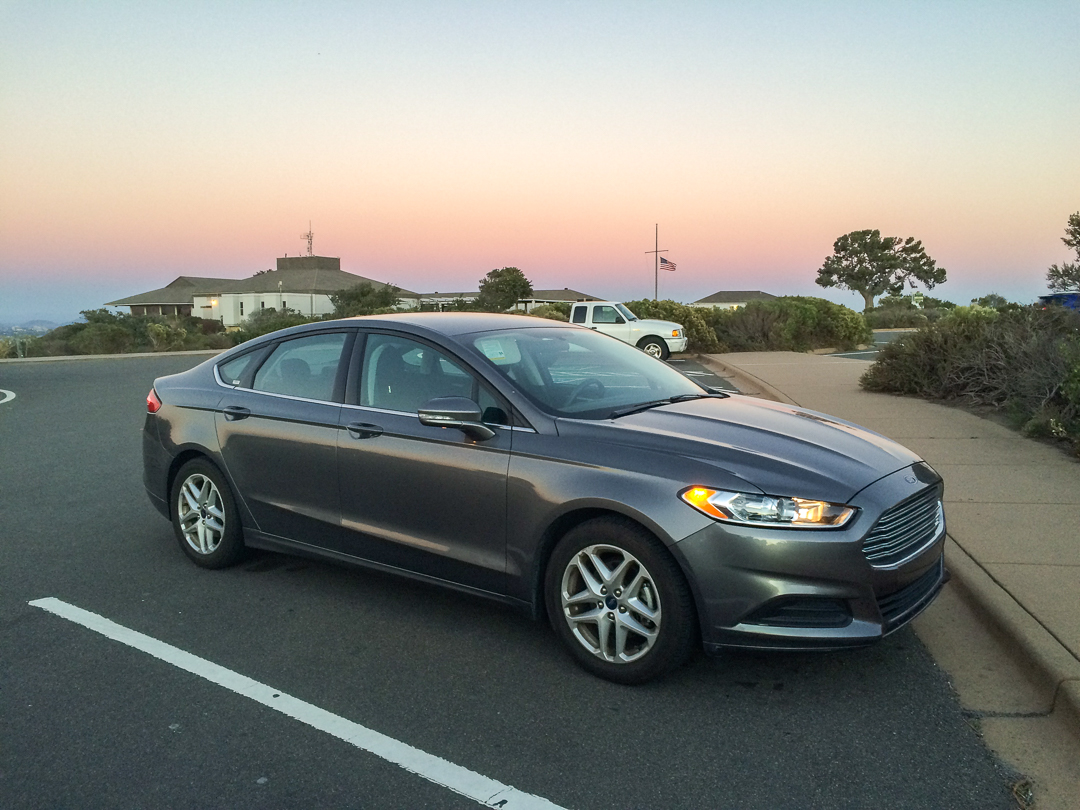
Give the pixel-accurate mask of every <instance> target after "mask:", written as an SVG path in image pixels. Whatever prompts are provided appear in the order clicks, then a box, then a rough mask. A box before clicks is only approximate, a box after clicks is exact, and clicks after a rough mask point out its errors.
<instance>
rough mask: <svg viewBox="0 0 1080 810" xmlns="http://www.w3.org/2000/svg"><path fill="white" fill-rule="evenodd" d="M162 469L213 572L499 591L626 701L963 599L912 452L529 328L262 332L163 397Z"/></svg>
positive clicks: (467, 323)
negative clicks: (950, 582) (299, 559)
mask: <svg viewBox="0 0 1080 810" xmlns="http://www.w3.org/2000/svg"><path fill="white" fill-rule="evenodd" d="M143 456H144V464H145V470H144V472H145V484H146V490H147V492H148V494H149V496H150V500H151V501H152V502H153V504H154V505H155V506H156V507H157V509H158V510H159V511H160V512H161V513H162V514H163V515H165V516H166V517H168V518H169V519H171V521H172V523H173V527H174V531H175V534H176V537H177V540H178V542H179V544H180V547H181V549H183V551H184V553H185V554H187V556H188V557H190V558H191V560H192V561H194V562H195V563H196V564H197V565H200V566H203V567H206V568H220V567H223V566H227V565H230V564H233V563H235V562H237V561H238V560H239V559H240V558H241V557H242V555H243V554H244V551H245V548H246V547H248V546H252V547H256V548H263V549H271V550H274V551H279V552H287V553H296V554H304V555H309V556H314V557H321V558H326V559H332V560H338V561H345V562H348V563H354V564H357V565H361V566H368V567H372V568H377V569H381V570H384V571H391V572H395V573H398V574H402V575H405V576H408V577H413V578H416V579H421V580H425V581H427V582H432V583H437V584H440V585H445V586H449V587H452V588H456V589H459V590H463V591H468V592H471V593H475V594H480V595H483V596H486V597H489V598H492V599H496V600H499V601H502V602H505V603H509V604H512V605H516V606H519V607H521V608H523V609H525V610H526V611H528V612H530V613H531V614H532V615H533V616H534V617H537V618H539V617H540V616H544V615H546V616H547V618H548V619H549V620H550V622H551V624H552V626H553V627H554V629H555V631H556V633H557V635H558V636H559V638H560V639H561V641H562V643H563V644H564V645H565V646H566V648H567V650H569V652H570V654H571V655H572V656H573V657H574V658H575V659H576V660H577V661H578V663H580V664H581V665H582V666H583V667H585V668H586V669H588V670H589V671H591V672H593V673H595V674H596V675H598V676H600V677H603V678H608V679H610V680H613V681H618V682H622V683H640V682H643V681H646V680H649V679H651V678H654V677H656V676H658V675H660V674H662V673H664V672H667V671H669V670H670V669H672V668H674V667H677V666H678V665H679V664H680V663H681V662H682V661H684V660H685V658H686V657H687V655H688V654H689V652H690V651H691V649H692V648H693V647H694V645H696V644H704V646H705V648H706V650H708V651H715V650H718V649H720V648H722V647H728V646H730V647H745V648H754V649H795V650H809V649H830V648H840V647H849V646H858V645H864V644H868V643H870V642H873V641H875V640H877V639H880V638H881V637H882V636H884V635H886V634H888V633H891V632H893V631H894V630H896V629H897V628H899V627H901V626H903V625H904V624H906V623H907V622H908V621H910V620H911V619H912V618H913V617H914V616H915V615H917V614H918V613H919V612H920V611H922V610H923V609H924V608H925V607H926V606H927V605H928V604H930V602H931V601H932V600H933V599H934V597H935V596H936V594H937V593H938V591H939V590H940V588H941V586H942V582H943V581H944V573H945V572H944V568H943V560H942V547H943V543H944V537H945V518H944V513H943V510H942V500H941V497H942V482H941V479H940V477H939V476H938V475H937V473H935V472H934V471H933V470H932V469H931V468H930V467H929V466H928V465H927V464H925V463H924V462H923V461H921V460H920V459H919V458H918V456H916V455H915V454H913V453H911V452H910V451H908V450H906V449H905V448H903V447H901V446H900V445H899V444H896V443H895V442H893V441H891V440H889V439H887V438H885V437H883V436H880V435H878V434H875V433H872V432H870V431H868V430H865V429H863V428H860V427H858V426H856V425H853V424H850V423H848V422H844V421H841V420H838V419H834V418H832V417H829V416H825V415H823V414H820V413H815V412H812V411H806V410H802V409H799V408H794V407H789V406H787V405H782V404H778V403H773V402H765V401H762V400H758V399H754V398H751V397H746V396H741V395H726V394H722V393H719V392H716V391H713V390H712V389H707V388H703V387H701V386H700V385H698V384H697V383H695V382H694V381H692V380H690V379H688V378H687V377H684V376H683V375H682V374H679V373H678V372H677V371H675V370H674V369H672V368H671V367H669V366H668V365H667V364H665V363H663V362H661V361H659V360H657V359H655V358H653V357H650V356H648V355H646V354H644V353H642V352H640V351H638V350H637V349H634V348H632V347H630V346H628V345H626V344H624V343H621V342H619V341H617V340H612V339H610V338H608V337H607V336H605V335H600V334H596V333H595V332H593V331H590V330H588V329H582V328H580V327H577V326H573V325H569V324H565V323H558V322H554V321H543V322H538V320H537V319H535V318H529V317H522V316H513V315H494V314H483V313H411V314H396V315H387V316H370V317H365V318H352V319H345V320H338V321H325V322H319V323H311V324H305V325H303V326H298V327H293V328H290V329H285V330H282V331H280V332H275V333H272V334H269V335H265V336H263V337H261V338H256V339H254V340H252V341H250V342H248V343H245V344H242V345H240V346H238V347H236V348H234V349H232V350H230V351H228V352H226V353H224V354H222V355H220V356H218V357H216V358H213V359H211V360H207V361H206V362H204V363H202V364H201V365H198V366H196V367H195V368H193V369H191V370H189V371H186V372H183V373H181V374H175V375H171V376H168V377H161V378H159V379H157V380H156V381H155V382H154V385H153V388H152V389H151V390H150V393H149V395H148V397H147V415H146V421H145V425H144V428H143Z"/></svg>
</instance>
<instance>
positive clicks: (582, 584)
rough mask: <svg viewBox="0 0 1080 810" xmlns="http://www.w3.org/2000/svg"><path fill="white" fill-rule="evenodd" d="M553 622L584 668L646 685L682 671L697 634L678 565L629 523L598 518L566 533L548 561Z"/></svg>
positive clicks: (547, 594) (547, 592) (547, 582)
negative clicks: (674, 670) (682, 665)
mask: <svg viewBox="0 0 1080 810" xmlns="http://www.w3.org/2000/svg"><path fill="white" fill-rule="evenodd" d="M544 584H545V590H544V595H545V599H546V603H547V612H548V618H549V619H550V621H551V624H552V627H554V629H555V632H556V634H558V636H559V638H560V639H561V640H562V642H563V644H564V645H565V646H566V648H567V649H568V650H569V652H570V654H571V655H572V656H573V657H574V658H575V659H576V660H577V662H578V663H579V664H581V666H583V667H584V668H585V669H587V670H589V671H590V672H592V673H593V674H594V675H598V676H599V677H601V678H605V679H607V680H610V681H616V682H618V683H626V684H636V683H644V682H645V681H649V680H652V679H653V678H656V677H659V676H660V675H663V674H664V673H666V672H669V671H671V670H673V669H675V668H676V667H678V666H679V665H681V664H682V663H683V662H684V661H685V660H686V658H687V656H688V655H689V653H690V651H691V648H692V646H693V644H694V639H695V635H696V630H697V621H696V615H695V612H694V606H693V600H692V598H691V595H690V589H689V587H688V586H687V584H686V580H685V579H684V578H683V575H682V571H681V570H679V566H678V564H677V563H676V562H675V560H674V559H673V558H672V557H671V555H670V554H669V553H668V551H667V550H666V549H665V548H664V547H663V545H661V544H660V542H659V541H657V540H656V538H655V537H653V536H652V535H651V534H650V533H649V532H647V531H645V529H643V528H642V527H641V526H639V525H637V524H636V523H634V522H633V521H630V520H628V519H626V518H620V517H616V516H610V517H601V518H594V519H593V520H590V521H587V522H585V523H582V524H581V525H580V526H577V527H576V528H574V529H572V530H571V531H570V532H568V533H567V535H566V536H565V537H563V539H562V540H560V541H559V543H558V545H556V546H555V550H554V551H553V552H552V555H551V559H550V560H549V562H548V568H547V573H546V576H545V580H544Z"/></svg>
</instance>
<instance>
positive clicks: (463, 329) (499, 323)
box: [324, 312, 580, 336]
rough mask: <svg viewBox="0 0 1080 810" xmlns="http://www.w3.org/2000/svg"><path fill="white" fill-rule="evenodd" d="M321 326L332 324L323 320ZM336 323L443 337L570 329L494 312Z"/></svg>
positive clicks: (383, 317) (394, 316) (559, 323)
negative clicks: (405, 327) (414, 329)
mask: <svg viewBox="0 0 1080 810" xmlns="http://www.w3.org/2000/svg"><path fill="white" fill-rule="evenodd" d="M324 323H334V321H326V322H324ZM339 323H363V324H365V325H371V326H375V325H386V326H389V325H393V324H407V325H409V326H419V327H423V328H425V329H430V330H431V331H432V332H436V333H439V334H442V335H447V336H454V335H464V334H467V333H469V332H490V331H493V330H495V329H526V328H528V327H537V326H540V327H543V326H556V327H564V328H574V329H578V328H580V327H576V326H575V327H571V325H570V324H568V323H566V322H565V321H555V320H552V319H550V318H537V317H534V316H532V315H504V314H501V313H496V312H393V313H390V314H387V315H363V316H360V317H356V318H344V319H342V320H341V321H339Z"/></svg>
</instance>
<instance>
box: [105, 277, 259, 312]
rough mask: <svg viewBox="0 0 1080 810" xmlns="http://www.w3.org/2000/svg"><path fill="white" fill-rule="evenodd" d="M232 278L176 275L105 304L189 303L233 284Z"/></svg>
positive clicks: (124, 305) (113, 305) (123, 305)
mask: <svg viewBox="0 0 1080 810" xmlns="http://www.w3.org/2000/svg"><path fill="white" fill-rule="evenodd" d="M236 281H237V280H236V279H234V278H207V277H204V276H178V277H177V278H176V279H174V280H173V281H171V282H170V283H168V284H166V285H165V286H164V287H162V288H161V289H159V290H150V292H144V293H139V294H138V295H131V296H128V297H127V298H121V299H119V300H117V301H109V302H108V303H107V304H106V305H105V306H109V307H127V306H132V305H135V306H141V305H143V304H190V303H192V299H193V297H194V296H196V295H208V294H213V293H220V292H222V291H223V289H224V288H226V287H228V286H229V285H232V284H235V283H236Z"/></svg>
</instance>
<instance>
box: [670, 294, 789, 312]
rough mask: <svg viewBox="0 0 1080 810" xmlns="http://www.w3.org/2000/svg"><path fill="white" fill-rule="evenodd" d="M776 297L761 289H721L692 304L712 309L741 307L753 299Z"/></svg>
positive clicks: (760, 299) (762, 299) (769, 299)
mask: <svg viewBox="0 0 1080 810" xmlns="http://www.w3.org/2000/svg"><path fill="white" fill-rule="evenodd" d="M774 298H776V296H775V295H771V294H769V293H767V292H762V291H761V290H727V291H725V290H721V291H720V292H714V293H713V294H712V295H707V296H705V297H704V298H699V299H698V300H697V301H694V302H693V303H692V304H690V306H692V307H708V308H710V309H739V308H740V307H745V306H746V305H747V304H748V303H750V302H751V301H771V300H772V299H774Z"/></svg>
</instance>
